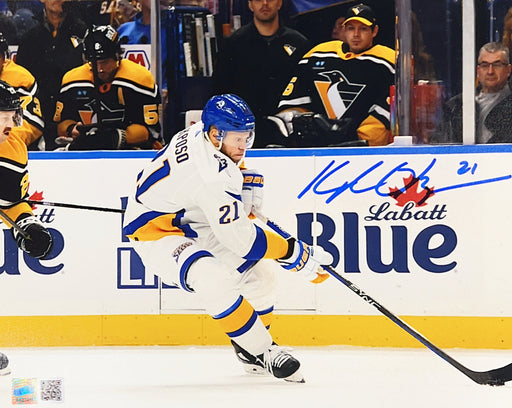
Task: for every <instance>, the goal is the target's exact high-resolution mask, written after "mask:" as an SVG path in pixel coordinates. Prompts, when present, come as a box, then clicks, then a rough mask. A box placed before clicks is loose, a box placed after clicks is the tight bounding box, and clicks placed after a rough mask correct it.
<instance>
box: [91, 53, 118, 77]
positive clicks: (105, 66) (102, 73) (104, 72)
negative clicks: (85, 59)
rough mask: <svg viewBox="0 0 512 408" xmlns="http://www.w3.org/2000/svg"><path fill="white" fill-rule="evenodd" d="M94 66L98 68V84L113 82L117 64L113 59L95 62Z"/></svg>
mask: <svg viewBox="0 0 512 408" xmlns="http://www.w3.org/2000/svg"><path fill="white" fill-rule="evenodd" d="M89 64H91V63H89ZM96 66H97V67H98V78H99V80H100V82H102V83H108V82H112V81H113V79H114V75H115V74H116V70H117V68H118V66H119V62H118V61H116V60H115V59H113V58H105V59H101V60H98V61H96Z"/></svg>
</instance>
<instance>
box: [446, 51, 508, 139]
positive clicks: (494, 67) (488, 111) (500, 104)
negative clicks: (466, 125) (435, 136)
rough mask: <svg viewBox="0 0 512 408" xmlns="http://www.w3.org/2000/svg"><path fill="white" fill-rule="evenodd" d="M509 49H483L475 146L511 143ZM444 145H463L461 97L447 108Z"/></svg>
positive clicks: (451, 101) (481, 52)
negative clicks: (460, 143)
mask: <svg viewBox="0 0 512 408" xmlns="http://www.w3.org/2000/svg"><path fill="white" fill-rule="evenodd" d="M509 58H510V57H509V49H508V47H506V46H505V45H503V44H501V43H497V42H491V43H487V44H485V45H484V46H483V47H482V48H480V52H479V54H478V64H477V68H476V75H477V79H478V90H477V94H476V97H475V102H476V105H475V106H476V128H475V130H476V131H475V142H476V143H512V128H511V125H512V119H511V116H512V95H511V90H510V87H509V84H508V79H509V76H510V73H511V70H512V66H511V65H510V59H509ZM443 115H444V120H443V130H442V132H441V133H442V134H440V135H439V136H440V140H439V141H441V142H452V143H458V142H462V95H456V96H454V97H453V98H451V99H450V100H449V101H448V102H447V103H446V106H445V107H444V112H443Z"/></svg>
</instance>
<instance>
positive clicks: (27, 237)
mask: <svg viewBox="0 0 512 408" xmlns="http://www.w3.org/2000/svg"><path fill="white" fill-rule="evenodd" d="M0 215H1V216H2V217H3V218H4V219H5V220H6V221H7V223H8V224H10V225H11V227H13V228H14V229H15V230H16V231H18V233H19V234H20V235H21V236H22V237H23V238H25V239H29V238H30V237H29V236H28V235H27V233H26V232H25V231H23V230H22V229H21V228H20V227H18V224H16V223H15V222H14V220H13V219H12V218H11V217H9V216H8V215H7V214H6V213H5V212H4V211H3V210H0Z"/></svg>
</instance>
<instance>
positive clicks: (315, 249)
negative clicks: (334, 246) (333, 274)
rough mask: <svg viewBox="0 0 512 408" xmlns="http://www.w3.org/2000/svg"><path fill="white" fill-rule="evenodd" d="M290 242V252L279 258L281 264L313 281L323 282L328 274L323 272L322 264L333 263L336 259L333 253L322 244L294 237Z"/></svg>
mask: <svg viewBox="0 0 512 408" xmlns="http://www.w3.org/2000/svg"><path fill="white" fill-rule="evenodd" d="M288 243H289V245H290V250H289V251H288V254H286V256H285V257H284V258H281V259H278V260H277V261H278V262H279V263H281V266H282V267H283V268H284V269H286V270H289V271H292V272H295V273H297V274H298V275H300V276H301V277H303V278H304V279H306V280H308V281H310V282H312V283H321V282H323V281H324V280H325V279H326V277H327V276H328V275H325V274H323V273H322V268H321V266H322V265H331V264H332V262H333V261H334V259H333V257H332V255H331V254H330V253H329V252H327V251H325V250H324V249H323V248H322V247H320V246H316V245H315V246H311V245H307V244H305V243H304V242H302V241H298V240H296V239H294V238H290V239H289V240H288ZM290 252H291V254H290Z"/></svg>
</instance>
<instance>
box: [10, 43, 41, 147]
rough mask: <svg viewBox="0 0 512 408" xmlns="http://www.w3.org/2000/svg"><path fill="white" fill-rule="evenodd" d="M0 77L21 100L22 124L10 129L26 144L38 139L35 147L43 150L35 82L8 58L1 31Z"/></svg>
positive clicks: (31, 76)
mask: <svg viewBox="0 0 512 408" xmlns="http://www.w3.org/2000/svg"><path fill="white" fill-rule="evenodd" d="M0 79H1V80H2V81H4V82H6V83H8V84H9V85H11V86H12V87H13V88H14V89H16V91H17V92H18V93H19V94H20V95H21V99H22V101H23V103H22V107H23V124H22V125H21V126H19V127H16V128H14V129H13V130H12V131H13V132H15V133H17V134H18V135H19V136H20V137H21V139H22V140H24V141H25V143H26V145H27V146H28V145H30V144H32V143H34V142H35V141H37V140H39V141H40V142H41V143H39V146H37V147H38V149H39V150H44V141H43V139H42V138H41V135H42V134H43V127H44V122H43V118H42V115H41V107H40V105H39V99H38V98H37V91H38V88H37V82H36V80H35V78H34V76H33V75H32V74H31V73H30V72H29V71H28V70H26V69H25V68H23V67H22V66H21V65H18V64H16V63H15V62H14V61H12V60H11V59H10V54H9V44H8V43H7V40H6V39H5V37H4V35H3V33H0ZM35 147H36V146H35Z"/></svg>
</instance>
